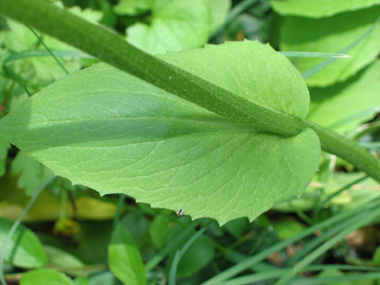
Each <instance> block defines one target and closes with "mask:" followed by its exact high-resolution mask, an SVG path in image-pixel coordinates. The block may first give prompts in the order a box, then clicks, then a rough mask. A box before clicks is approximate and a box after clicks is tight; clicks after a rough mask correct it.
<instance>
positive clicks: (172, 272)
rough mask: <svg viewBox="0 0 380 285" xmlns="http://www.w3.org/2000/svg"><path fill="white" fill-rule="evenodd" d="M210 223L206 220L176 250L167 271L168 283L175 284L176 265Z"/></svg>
mask: <svg viewBox="0 0 380 285" xmlns="http://www.w3.org/2000/svg"><path fill="white" fill-rule="evenodd" d="M211 223H212V221H211V220H210V221H208V223H207V224H206V225H205V226H204V227H203V228H202V229H201V230H199V231H198V232H197V233H196V234H195V235H193V236H192V237H191V238H190V239H189V240H188V241H187V242H186V243H185V245H184V246H183V247H182V248H181V249H179V250H177V252H176V253H175V256H174V259H173V262H172V264H171V267H170V271H169V277H168V284H169V285H175V284H176V275H177V267H178V264H179V262H180V261H181V258H182V256H183V255H184V254H185V252H186V251H187V250H188V249H189V247H190V246H191V245H192V244H193V243H194V242H195V241H196V240H197V239H198V238H199V237H200V236H201V235H202V234H203V233H204V232H205V231H206V230H207V229H208V227H209V226H210V225H211Z"/></svg>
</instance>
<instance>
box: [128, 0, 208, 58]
mask: <svg viewBox="0 0 380 285" xmlns="http://www.w3.org/2000/svg"><path fill="white" fill-rule="evenodd" d="M151 10H152V16H151V19H150V25H147V24H143V23H137V24H135V25H133V26H131V27H129V28H128V29H127V40H128V42H130V43H131V44H133V45H134V46H136V47H138V48H140V49H142V50H143V51H146V52H148V53H152V54H163V53H165V52H167V51H180V50H183V49H190V48H195V47H199V46H201V45H203V44H204V43H205V42H206V41H207V38H208V35H209V32H210V30H211V28H212V18H211V12H210V7H209V5H208V3H207V0H191V1H189V0H157V1H154V2H153V4H152V8H151Z"/></svg>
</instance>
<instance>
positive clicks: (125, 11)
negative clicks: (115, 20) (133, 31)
mask: <svg viewBox="0 0 380 285" xmlns="http://www.w3.org/2000/svg"><path fill="white" fill-rule="evenodd" d="M152 4H153V1H152V0H120V1H119V2H118V3H117V5H115V7H113V10H114V11H115V13H116V14H120V15H138V14H141V13H144V12H145V11H148V10H149V9H150V8H151V7H152Z"/></svg>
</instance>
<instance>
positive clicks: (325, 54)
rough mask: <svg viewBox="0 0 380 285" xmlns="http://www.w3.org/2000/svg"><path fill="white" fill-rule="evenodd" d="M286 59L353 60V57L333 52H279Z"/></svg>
mask: <svg viewBox="0 0 380 285" xmlns="http://www.w3.org/2000/svg"><path fill="white" fill-rule="evenodd" d="M279 53H281V54H282V55H284V56H286V57H312V58H313V57H328V58H352V56H350V55H347V54H344V53H339V52H338V53H333V52H307V51H279Z"/></svg>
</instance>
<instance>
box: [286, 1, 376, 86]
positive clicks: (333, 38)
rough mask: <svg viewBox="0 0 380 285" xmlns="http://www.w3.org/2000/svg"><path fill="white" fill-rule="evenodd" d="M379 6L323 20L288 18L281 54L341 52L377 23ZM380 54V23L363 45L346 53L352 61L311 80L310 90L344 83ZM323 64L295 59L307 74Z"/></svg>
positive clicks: (339, 63)
mask: <svg viewBox="0 0 380 285" xmlns="http://www.w3.org/2000/svg"><path fill="white" fill-rule="evenodd" d="M379 15H380V5H377V6H374V7H371V8H367V9H362V10H358V11H355V12H345V13H341V14H338V15H335V16H332V17H328V18H322V19H310V18H303V17H290V16H289V17H285V19H284V24H283V25H282V27H281V34H282V35H281V42H280V47H281V50H284V51H307V52H339V51H341V50H343V49H344V48H346V47H347V46H349V45H350V44H352V43H353V42H355V41H356V40H357V39H359V38H360V37H361V36H362V35H363V34H365V33H366V32H367V31H368V30H369V28H370V27H371V26H372V25H373V24H374V23H375V22H376V20H377V19H378V17H379ZM379 51H380V23H377V25H376V27H375V29H374V30H373V31H372V32H371V33H370V34H369V35H368V36H366V37H365V39H364V40H363V41H361V42H360V43H359V44H357V45H356V46H355V47H354V48H352V49H351V50H350V51H348V52H347V54H348V55H350V56H352V58H351V59H349V58H348V59H340V60H337V61H335V62H333V63H332V64H330V65H329V66H328V67H326V68H325V69H323V70H322V71H321V72H318V73H316V74H314V75H313V76H311V77H309V78H308V79H307V80H306V82H307V84H308V85H309V86H320V87H323V86H327V85H331V84H333V83H335V82H340V81H344V80H346V79H347V78H349V77H350V76H352V75H354V74H356V73H357V72H358V71H359V70H360V69H362V68H363V67H365V66H366V65H367V64H369V63H370V62H371V61H373V60H374V59H375V58H376V57H377V55H378V54H379ZM321 61H323V59H318V58H296V59H292V62H293V63H294V65H295V66H296V67H297V68H298V69H299V70H300V71H305V70H307V69H309V68H312V67H313V66H315V65H317V64H318V63H320V62H321Z"/></svg>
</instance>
